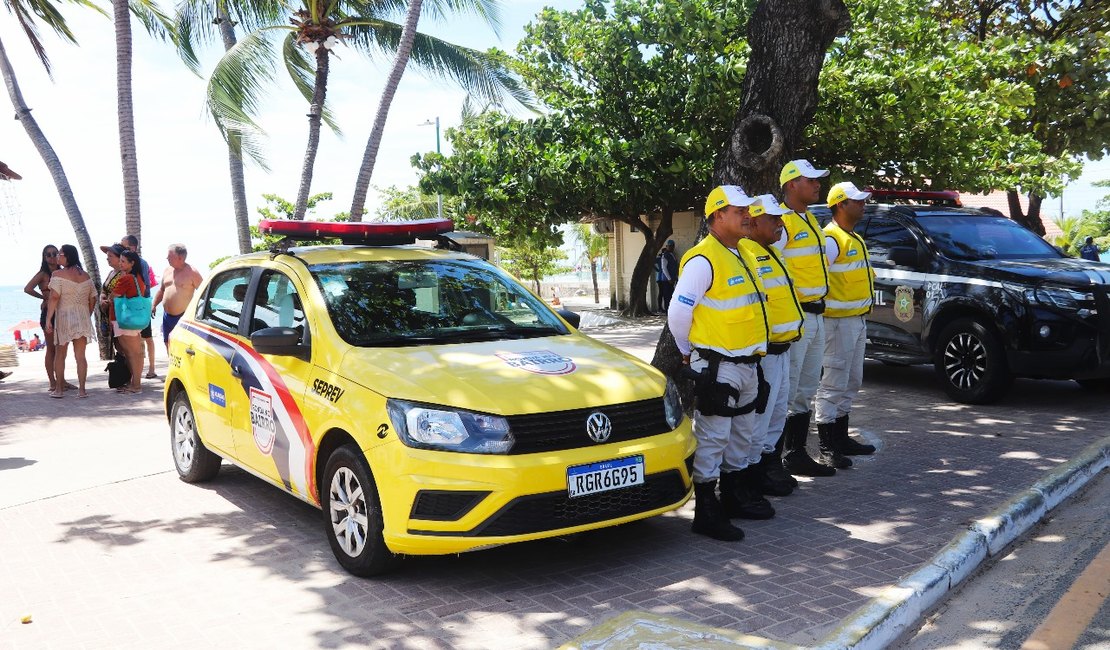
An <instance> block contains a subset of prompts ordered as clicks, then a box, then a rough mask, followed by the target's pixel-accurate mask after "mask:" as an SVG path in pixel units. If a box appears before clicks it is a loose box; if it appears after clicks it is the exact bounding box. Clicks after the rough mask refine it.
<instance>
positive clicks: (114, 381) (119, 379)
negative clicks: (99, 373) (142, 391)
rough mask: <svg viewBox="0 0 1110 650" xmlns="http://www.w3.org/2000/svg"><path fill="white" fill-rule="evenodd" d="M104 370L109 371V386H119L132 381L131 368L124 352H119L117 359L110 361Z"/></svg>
mask: <svg viewBox="0 0 1110 650" xmlns="http://www.w3.org/2000/svg"><path fill="white" fill-rule="evenodd" d="M104 370H105V371H107V372H108V388H119V387H120V386H126V385H128V384H130V383H131V368H130V366H128V365H127V359H125V358H124V357H123V355H122V354H117V355H116V358H115V359H113V360H112V361H109V362H108V365H107V367H105V368H104Z"/></svg>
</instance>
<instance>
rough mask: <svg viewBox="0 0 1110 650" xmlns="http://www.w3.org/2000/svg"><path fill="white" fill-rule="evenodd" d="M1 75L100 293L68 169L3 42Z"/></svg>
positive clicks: (93, 250)
mask: <svg viewBox="0 0 1110 650" xmlns="http://www.w3.org/2000/svg"><path fill="white" fill-rule="evenodd" d="M0 75H2V76H3V78H4V85H5V86H7V88H8V96H9V97H10V98H11V100H12V107H14V108H15V119H17V120H19V123H20V124H22V125H23V129H24V130H25V131H26V132H27V137H29V138H31V142H32V143H33V144H34V145H35V149H38V152H39V156H40V157H42V161H43V162H44V163H46V168H47V170H48V171H49V172H50V178H51V179H53V181H54V187H56V188H57V190H58V198H60V199H61V201H62V207H63V208H64V209H65V211H66V216H68V217H69V223H70V225H71V226H72V227H73V235H74V237H76V238H77V248H78V249H80V251H81V258H82V259H81V262H82V265H83V266H84V267H85V271H86V272H87V273H88V274H89V276H90V277H91V278H92V280H93V284H95V285H96V290H97V291H100V287H101V282H100V266H99V264H98V263H97V259H96V253H97V249H96V248H94V247H93V244H92V239H91V238H90V237H89V231H88V230H87V229H86V228H85V219H84V217H82V216H81V210H80V209H79V208H78V207H77V200H76V199H75V198H74V197H73V188H71V187H70V185H69V179H68V178H67V177H66V172H65V169H63V168H62V161H61V160H59V159H58V154H57V153H56V152H55V151H54V147H52V146H50V141H49V140H47V139H46V134H44V133H43V132H42V129H40V128H39V125H38V122H37V121H35V118H34V117H32V116H31V109H30V108H28V107H27V103H26V102H25V101H24V100H23V92H22V91H20V89H19V82H18V81H17V80H16V78H15V70H13V69H12V63H11V61H10V60H9V59H8V51H7V50H6V49H5V48H4V42H3V41H2V40H0ZM93 313H94V315H95V317H96V324H97V331H100V310H99V309H97V310H94V311H93Z"/></svg>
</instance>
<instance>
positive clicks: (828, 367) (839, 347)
mask: <svg viewBox="0 0 1110 650" xmlns="http://www.w3.org/2000/svg"><path fill="white" fill-rule="evenodd" d="M870 196H871V193H870V192H863V191H860V190H859V189H857V188H856V186H855V185H853V184H852V183H837V184H836V185H833V186H832V189H830V190H829V199H828V204H829V208H831V209H832V221H830V222H829V224H828V225H827V226H825V234H826V235H827V246H828V248H829V257H830V259H831V260H832V263H831V264H830V265H829V295H828V297H827V298H826V299H825V361H824V372H823V373H822V375H821V384H820V386H818V387H817V399H816V411H817V417H816V419H817V436H818V438H819V440H820V445H821V458H820V462H821V463H822V464H824V465H828V466H830V467H839V468H843V467H850V466H851V465H852V461H851V460H849V459H847V458H845V456H847V455H861V454H872V453H874V452H875V448H874V447H873V446H871V445H864V444H860V443H858V442H856V441H854V440H852V439H851V438H849V437H848V414H849V413H850V412H851V410H852V400H853V399H854V398H855V396H856V393H858V392H859V387H860V384H862V383H863V351H864V346H865V345H866V343H867V321H866V318H865V317H866V315H867V314H868V313H870V312H871V306H872V302H873V300H874V295H875V271H874V270H873V269H872V268H871V261H870V259H869V258H868V254H867V246H866V245H864V243H863V238H862V237H860V236H859V235H857V234H856V233H855V232H853V231H854V229H855V227H856V224H858V223H859V222H860V219H862V218H863V205H864V203H865V202H866V201H867V199H868V198H870Z"/></svg>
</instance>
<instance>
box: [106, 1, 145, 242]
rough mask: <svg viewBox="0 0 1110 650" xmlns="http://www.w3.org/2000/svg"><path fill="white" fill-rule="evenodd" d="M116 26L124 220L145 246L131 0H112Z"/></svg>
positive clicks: (117, 101) (118, 112)
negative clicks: (132, 70)
mask: <svg viewBox="0 0 1110 650" xmlns="http://www.w3.org/2000/svg"><path fill="white" fill-rule="evenodd" d="M112 14H113V20H114V22H115V27H116V121H117V123H118V125H119V157H120V163H121V165H122V167H123V220H124V226H125V228H126V229H127V234H129V235H135V236H136V237H138V238H139V246H140V250H141V247H142V243H143V240H142V227H143V226H142V218H141V217H140V213H139V163H138V160H137V158H136V146H135V105H134V102H133V101H132V95H131V11H130V9H129V8H128V0H112Z"/></svg>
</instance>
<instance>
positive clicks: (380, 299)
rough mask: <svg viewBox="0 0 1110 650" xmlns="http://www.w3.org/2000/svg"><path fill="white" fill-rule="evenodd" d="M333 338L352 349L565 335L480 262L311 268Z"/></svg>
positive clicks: (531, 300)
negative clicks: (335, 334)
mask: <svg viewBox="0 0 1110 650" xmlns="http://www.w3.org/2000/svg"><path fill="white" fill-rule="evenodd" d="M310 270H311V272H312V275H313V277H314V278H315V279H316V282H317V284H318V285H319V287H320V291H321V293H323V295H324V300H325V302H326V303H327V306H328V315H329V316H330V317H331V320H332V323H333V324H334V325H335V329H336V331H338V332H339V335H340V336H342V337H343V339H344V340H345V341H347V342H348V343H351V344H352V345H361V346H380V345H393V346H396V345H426V344H430V343H457V342H463V341H473V340H496V339H503V338H527V337H533V336H548V335H552V334H567V333H568V330H567V329H566V327H565V326H564V325H563V324H562V321H560V320H559V319H558V317H556V316H555V315H554V314H553V313H552V312H551V310H550V309H548V308H547V306H546V305H544V304H543V303H542V302H541V301H539V300H538V299H537V298H536V297H535V296H533V295H532V294H531V293H529V292H528V291H526V290H525V289H524V288H523V287H521V286H520V285H518V284H517V283H516V281H515V280H513V279H512V278H510V277H509V276H508V275H506V274H505V273H504V272H502V271H500V270H499V269H497V268H496V267H494V266H492V265H489V264H487V263H486V262H481V261H477V260H474V261H471V260H442V261H434V262H433V261H392V262H350V263H342V264H321V265H315V266H312V267H311V268H310Z"/></svg>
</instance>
